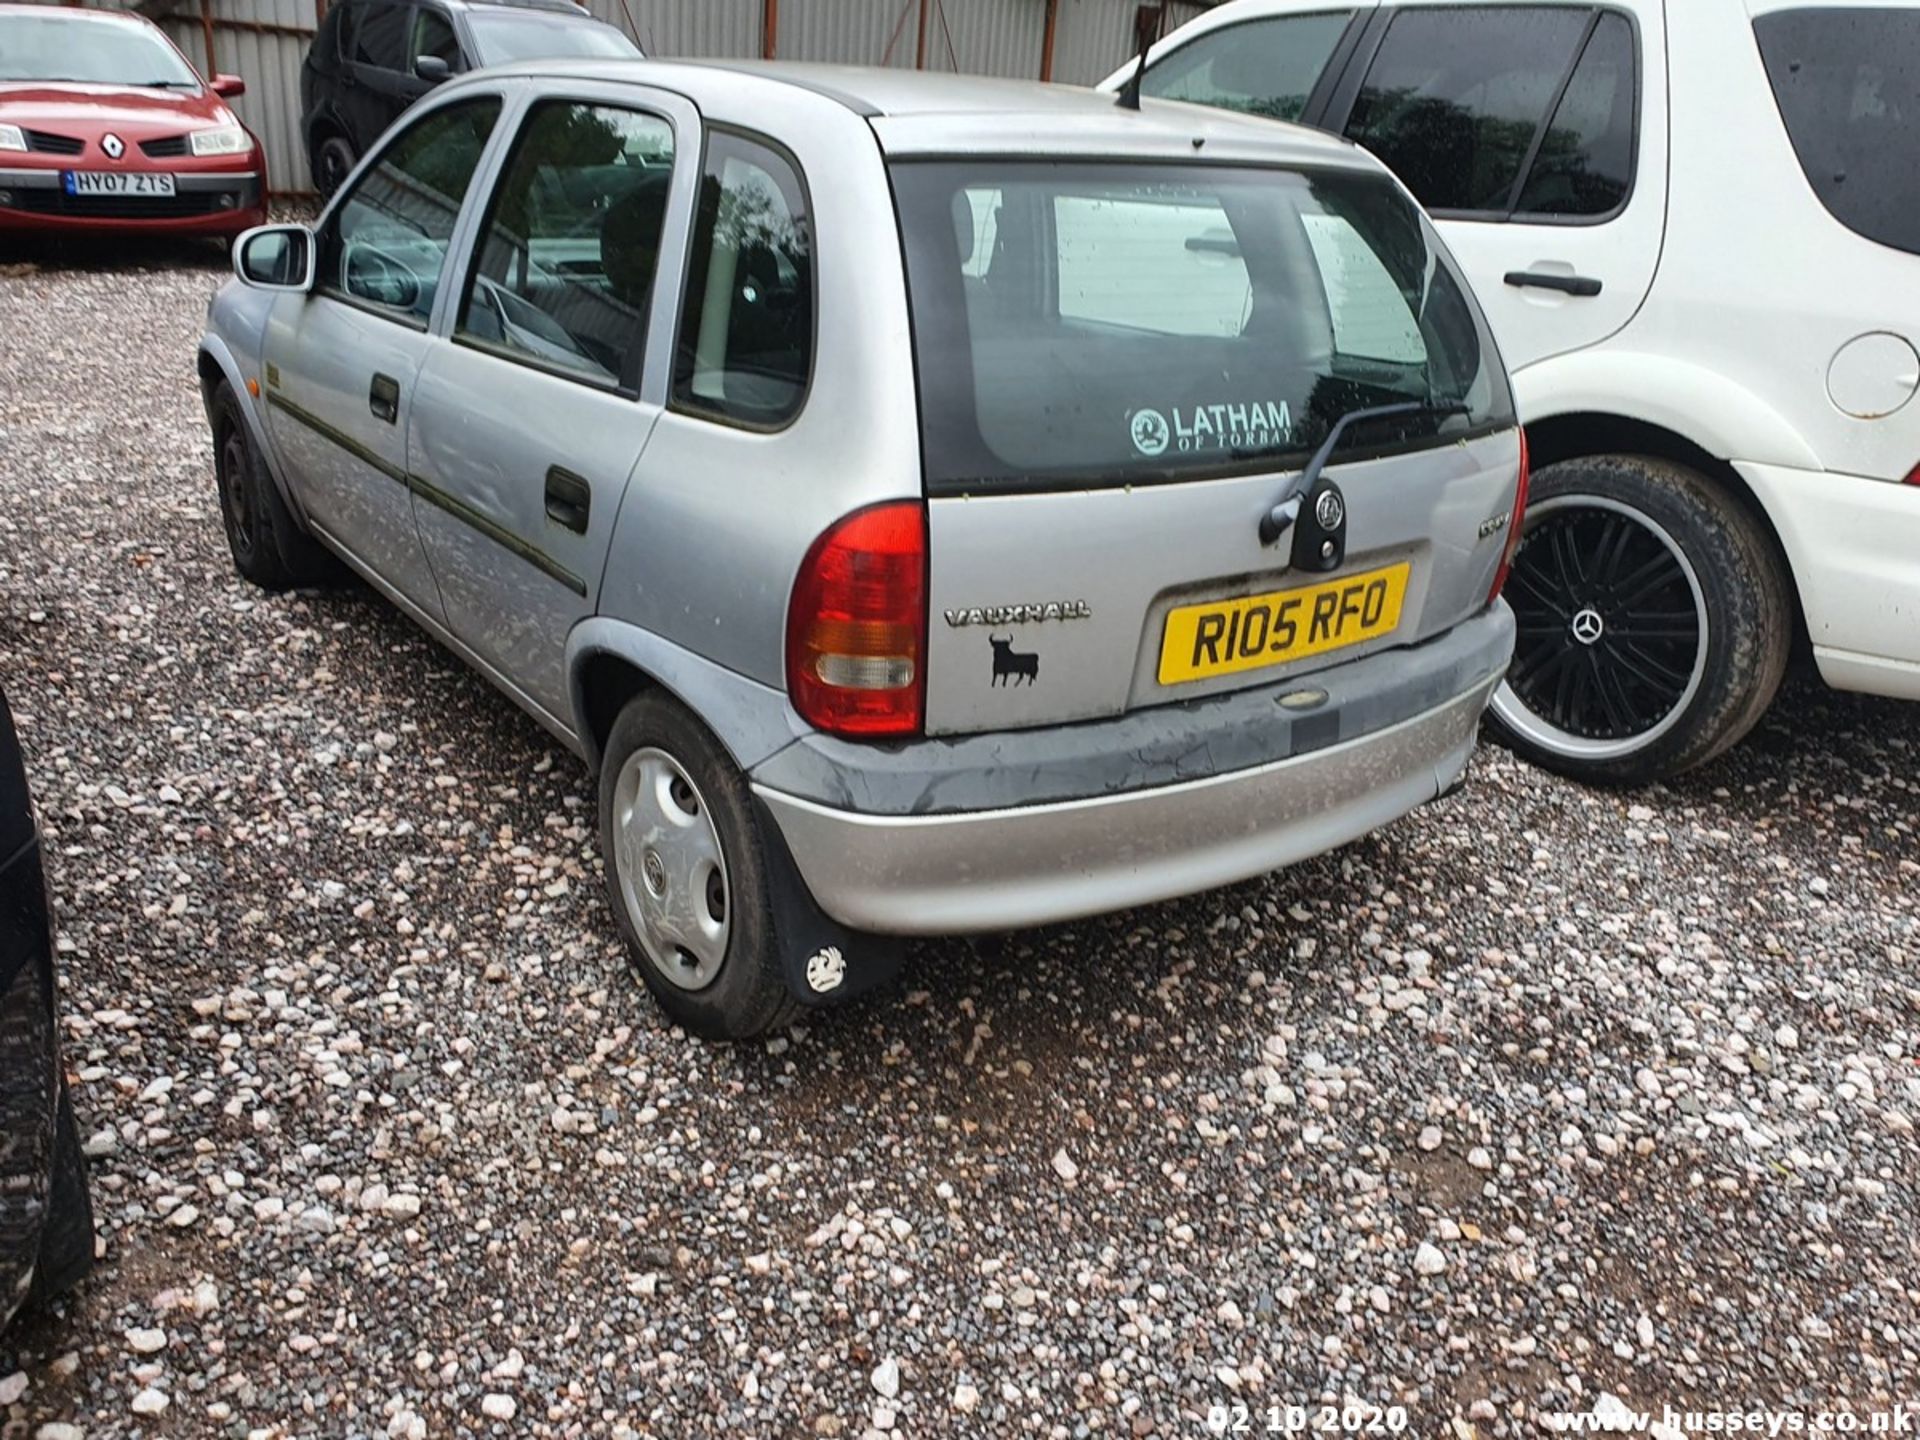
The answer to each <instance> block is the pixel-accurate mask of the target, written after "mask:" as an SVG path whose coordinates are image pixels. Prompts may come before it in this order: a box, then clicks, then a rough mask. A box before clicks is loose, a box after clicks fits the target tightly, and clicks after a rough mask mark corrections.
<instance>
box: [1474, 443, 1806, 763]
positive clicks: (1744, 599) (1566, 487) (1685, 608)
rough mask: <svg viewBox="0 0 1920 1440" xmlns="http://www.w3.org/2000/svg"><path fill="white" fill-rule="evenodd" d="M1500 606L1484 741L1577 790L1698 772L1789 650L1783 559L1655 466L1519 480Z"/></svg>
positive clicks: (1718, 492) (1577, 468)
mask: <svg viewBox="0 0 1920 1440" xmlns="http://www.w3.org/2000/svg"><path fill="white" fill-rule="evenodd" d="M1506 598H1507V601H1508V603H1509V604H1510V605H1512V607H1513V610H1514V616H1515V619H1516V620H1517V622H1518V629H1519V634H1518V639H1517V641H1516V644H1515V647H1514V658H1513V668H1512V669H1511V670H1510V671H1509V672H1508V675H1507V681H1506V683H1505V684H1504V685H1502V686H1501V687H1500V689H1499V691H1498V693H1497V694H1496V695H1495V696H1494V701H1493V708H1492V712H1491V714H1492V719H1493V727H1494V731H1495V733H1496V735H1497V737H1498V738H1500V739H1501V740H1503V741H1504V742H1505V743H1506V744H1508V745H1509V746H1511V747H1512V748H1513V749H1514V750H1515V751H1517V752H1518V753H1519V754H1521V755H1524V756H1525V757H1526V758H1527V759H1529V760H1532V761H1535V762H1536V763H1538V764H1540V765H1542V766H1545V767H1546V768H1547V769H1549V770H1554V771H1557V772H1558V773H1560V774H1562V775H1566V776H1569V777H1571V778H1573V779H1576V780H1581V781H1585V782H1588V783H1590V784H1601V785H1640V784H1646V783H1648V782H1651V781H1654V780H1659V779H1662V778H1665V777H1667V776H1672V775H1678V774H1680V773H1681V772H1683V771H1686V770H1690V769H1692V768H1693V767H1695V766H1697V765H1701V764H1704V763H1705V762H1706V761H1708V760H1711V759H1713V758H1714V757H1715V756H1717V755H1719V754H1721V753H1722V752H1723V751H1725V750H1726V749H1727V748H1728V747H1730V746H1731V745H1733V744H1734V743H1735V742H1737V741H1738V740H1740V739H1741V738H1742V737H1743V736H1744V735H1746V733H1747V732H1748V731H1749V730H1751V729H1752V728H1753V727H1754V725H1755V724H1756V723H1758V721H1759V719H1760V717H1761V715H1762V714H1764V713H1765V711H1766V708H1767V706H1768V704H1770V703H1771V702H1772V700H1773V696H1774V692H1775V691H1776V690H1778V689H1779V687H1780V679H1781V676H1782V675H1783V674H1784V673H1785V671H1786V665H1787V658H1788V656H1789V654H1790V653H1791V651H1792V648H1793V601H1792V590H1791V585H1790V578H1789V576H1788V574H1787V571H1786V566H1785V562H1784V560H1783V559H1782V558H1781V555H1780V553H1779V551H1778V550H1777V549H1776V548H1775V546H1774V543H1773V540H1772V538H1771V537H1770V536H1769V535H1768V534H1767V533H1766V532H1765V530H1764V529H1763V527H1762V526H1761V525H1760V523H1759V522H1758V521H1757V520H1756V519H1755V518H1754V517H1753V516H1752V515H1751V514H1750V513H1749V512H1748V511H1747V510H1746V509H1744V508H1743V507H1742V506H1741V504H1740V503H1739V501H1738V500H1736V499H1735V498H1734V497H1733V496H1731V495H1729V494H1727V493H1726V492H1725V491H1724V490H1723V489H1721V488H1720V487H1718V486H1716V485H1714V484H1713V483H1712V482H1711V481H1709V480H1708V479H1707V478H1706V477H1704V476H1702V475H1700V474H1698V473H1697V472H1695V471H1692V470H1689V469H1686V468H1685V467H1683V466H1680V465H1676V464H1673V463H1671V462H1670V461H1666V460H1657V459H1652V458H1649V457H1644V456H1631V455H1605V456H1595V457H1592V458H1589V459H1580V460H1568V461H1564V462H1562V463H1561V464H1558V465H1550V466H1547V467H1545V468H1543V469H1542V470H1540V471H1539V472H1538V473H1537V474H1536V475H1535V476H1534V477H1533V491H1532V497H1531V499H1530V501H1529V503H1528V506H1527V518H1526V528H1525V531H1524V534H1523V536H1522V539H1521V542H1520V546H1519V548H1518V550H1516V551H1515V553H1514V558H1513V571H1512V574H1511V576H1510V578H1509V579H1508V581H1507V588H1506Z"/></svg>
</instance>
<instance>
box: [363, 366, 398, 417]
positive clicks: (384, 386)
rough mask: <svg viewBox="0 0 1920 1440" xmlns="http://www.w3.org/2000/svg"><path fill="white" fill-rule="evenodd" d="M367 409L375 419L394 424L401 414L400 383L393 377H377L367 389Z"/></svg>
mask: <svg viewBox="0 0 1920 1440" xmlns="http://www.w3.org/2000/svg"><path fill="white" fill-rule="evenodd" d="M367 408H368V409H369V410H371V411H373V418H374V419H376V420H384V421H386V422H387V424H389V425H391V424H393V422H394V420H395V418H396V417H397V416H398V415H399V414H400V382H399V381H398V380H396V379H394V378H393V377H392V376H391V375H375V376H374V377H373V384H372V385H371V386H369V387H368V389H367Z"/></svg>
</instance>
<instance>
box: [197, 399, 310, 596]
mask: <svg viewBox="0 0 1920 1440" xmlns="http://www.w3.org/2000/svg"><path fill="white" fill-rule="evenodd" d="M213 469H214V479H215V480H216V481H217V482H218V484H219V487H220V519H221V522H222V524H223V525H224V526H225V527H226V532H227V548H228V549H229V550H231V551H232V552H233V568H234V569H236V570H238V571H239V572H240V574H241V576H242V577H243V578H245V579H247V580H250V581H252V582H253V583H254V584H255V585H258V586H260V587H261V588H262V589H263V590H290V589H293V588H294V587H295V586H300V585H319V584H324V583H326V582H327V581H329V580H332V579H333V578H334V577H335V576H336V575H337V574H338V573H339V571H338V567H337V566H336V564H335V562H334V559H333V557H332V556H331V555H329V554H328V553H327V551H326V550H325V549H323V548H322V547H321V545H320V543H319V542H318V541H317V540H315V539H314V538H313V537H312V536H311V535H309V534H308V533H307V532H306V531H305V530H303V529H302V528H301V527H300V522H299V521H297V520H295V519H294V518H293V512H292V511H290V510H288V509H287V504H286V501H284V500H282V499H281V498H280V491H279V489H278V488H277V487H276V486H275V485H274V483H273V477H272V476H271V475H269V474H267V468H266V466H265V465H264V464H263V463H262V462H261V460H260V457H259V456H258V455H256V454H255V453H254V449H253V436H252V434H251V433H250V432H249V431H248V429H247V422H246V417H245V416H243V415H242V414H241V413H240V401H239V399H238V398H237V397H236V396H235V395H234V393H233V390H232V388H231V387H230V386H228V385H227V384H226V382H225V381H222V382H221V384H220V388H219V389H218V390H216V391H215V392H214V397H213Z"/></svg>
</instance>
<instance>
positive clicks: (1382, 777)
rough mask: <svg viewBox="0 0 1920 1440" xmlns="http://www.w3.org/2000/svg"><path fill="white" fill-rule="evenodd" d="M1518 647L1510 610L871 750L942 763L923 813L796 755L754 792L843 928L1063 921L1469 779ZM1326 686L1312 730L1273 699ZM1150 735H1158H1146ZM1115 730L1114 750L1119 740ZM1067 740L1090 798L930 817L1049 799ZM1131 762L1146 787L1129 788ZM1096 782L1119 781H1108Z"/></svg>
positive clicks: (947, 930) (1390, 815) (1074, 772)
mask: <svg viewBox="0 0 1920 1440" xmlns="http://www.w3.org/2000/svg"><path fill="white" fill-rule="evenodd" d="M1512 648H1513V617H1512V614H1511V612H1509V611H1508V610H1507V608H1506V606H1505V605H1504V604H1502V605H1496V606H1494V607H1493V608H1491V609H1490V610H1488V611H1486V612H1484V613H1483V614H1482V615H1480V616H1478V617H1476V618H1475V619H1473V620H1470V621H1467V622H1465V623H1464V624H1462V625H1459V626H1456V627H1455V629H1454V630H1453V631H1450V632H1449V633H1448V634H1447V635H1445V636H1442V637H1440V638H1439V639H1437V640H1435V641H1432V642H1429V644H1427V645H1424V646H1418V647H1414V648H1412V649H1409V650H1400V651H1389V652H1383V653H1381V654H1377V655H1373V656H1369V657H1368V658H1367V659H1365V660H1360V661H1355V662H1353V663H1352V664H1350V665H1346V666H1341V667H1337V668H1336V669H1334V670H1331V671H1326V672H1322V673H1320V674H1317V675H1313V676H1307V677H1300V678H1298V679H1295V680H1292V681H1289V682H1286V683H1284V684H1282V685H1280V686H1273V687H1266V688H1264V689H1261V690H1255V691H1243V692H1240V693H1238V694H1236V695H1233V696H1226V697H1220V699H1219V700H1218V701H1217V702H1197V703H1194V704H1191V705H1185V706H1166V707H1161V708H1160V709H1159V710H1157V711H1153V712H1140V713H1137V714H1135V715H1131V716H1126V717H1122V718H1121V719H1118V720H1114V721H1109V722H1098V723H1095V724H1091V725H1080V726H1071V727H1061V729H1060V730H1058V731H1023V732H1016V733H1013V734H1008V735H999V736H992V737H977V739H976V740H974V741H967V742H959V743H958V746H956V744H955V742H946V741H927V742H921V743H918V744H915V745H910V746H904V747H897V748H896V749H895V750H894V751H892V752H870V753H873V754H875V755H876V756H878V755H880V754H882V753H885V770H886V772H887V773H888V774H896V773H897V772H898V770H899V761H900V757H901V756H902V755H905V756H908V757H914V758H916V759H917V760H918V761H919V763H921V764H923V765H924V766H925V767H926V768H927V769H928V770H929V771H931V772H932V773H930V774H928V775H927V776H926V777H925V783H924V785H923V786H922V787H921V790H920V799H921V802H922V803H921V805H920V806H919V809H920V813H884V812H876V811H875V810H874V809H871V808H862V809H858V810H855V809H848V808H844V807H841V806H836V805H832V804H829V803H826V802H825V801H823V800H822V799H820V798H818V797H809V796H803V795H800V794H796V793H793V791H791V790H783V789H781V788H778V787H777V786H776V785H775V784H774V783H772V779H773V777H775V776H778V775H780V774H782V773H785V774H786V775H788V776H790V777H791V776H795V775H797V774H799V773H802V772H800V771H799V770H798V769H797V768H796V767H795V766H794V765H792V764H791V763H788V764H785V765H783V764H782V761H783V758H784V757H786V756H787V755H788V754H789V752H782V755H777V756H775V757H773V759H772V760H770V761H768V762H767V764H765V765H763V766H761V767H759V768H758V769H757V770H756V771H755V773H754V777H753V779H754V789H755V793H756V794H758V795H759V797H760V798H761V800H762V801H763V802H764V803H765V804H766V806H767V809H768V811H769V812H770V813H771V814H772V816H773V817H774V821H775V823H776V824H777V825H778V826H779V827H780V831H781V834H782V837H783V838H784V839H785V841H786V843H787V847H788V849H789V850H790V851H791V852H792V854H793V858H794V862H795V864H796V866H797V868H798V869H799V871H800V874H801V877H802V878H803V879H804V880H805V882H806V884H807V887H808V888H809V889H810V890H811V891H812V892H813V896H814V899H815V901H816V902H817V903H818V904H819V905H820V907H821V908H822V909H823V910H824V911H825V912H826V913H827V914H828V915H830V916H832V917H833V918H834V919H835V920H837V921H839V922H840V923H842V924H843V925H847V926H849V927H851V928H853V929H856V930H869V931H874V932H878V933H882V934H902V935H933V934H957V933H965V932H968V931H980V930H1005V929H1014V928H1018V927H1021V926H1027V925H1039V924H1048V923H1052V922H1055V921H1061V920H1069V919H1074V918H1077V917H1080V916H1084V915H1093V914H1100V913H1104V912H1107V911H1112V910H1119V909H1125V908H1127V907H1129V906H1133V905H1141V904H1148V903H1151V902H1154V901H1158V900H1167V899H1171V898H1173V897H1175V896H1179V895H1189V894H1193V893H1195V892H1198V891H1201V890H1208V889H1212V888H1214V887H1216V886H1220V885H1226V884H1231V883H1233V882H1235V881H1239V880H1244V879H1247V878H1249V877H1251V876H1254V875H1260V874H1264V873H1266V872H1268V871H1270V870H1276V869H1279V868H1281V867H1282V866H1286V865H1290V864H1293V863H1294V862H1296V861H1299V860H1304V859H1306V858H1308V857H1310V856H1313V855H1317V854H1321V853H1323V852H1324V851H1327V850H1331V849H1334V848H1336V847H1338V846H1341V845H1344V844H1346V843H1348V842H1349V841H1352V840H1355V839H1358V838H1359V837H1361V836H1363V835H1365V834H1367V833H1369V832H1370V831H1372V830H1375V829H1378V828H1379V827H1380V826H1382V825H1385V824H1387V823H1389V822H1390V821H1393V820H1396V819H1398V818H1400V817H1401V816H1402V815H1405V814H1406V813H1407V812H1408V811H1410V810H1412V809H1414V808H1416V807H1417V806H1419V805H1422V804H1425V803H1426V802H1427V801H1429V800H1432V799H1433V798H1434V797H1435V796H1437V795H1439V794H1441V793H1442V792H1444V791H1445V790H1447V789H1448V788H1450V787H1451V786H1452V785H1453V784H1454V783H1455V781H1456V780H1458V778H1459V776H1460V773H1461V771H1462V770H1463V769H1464V768H1465V766H1466V763H1467V758H1468V756H1469V755H1470V754H1471V753H1472V750H1473V743H1474V737H1475V733H1476V730H1477V727H1478V725H1479V721H1480V716H1481V713H1482V712H1483V711H1484V710H1485V709H1486V706H1487V702H1488V700H1489V698H1490V697H1491V695H1492V693H1493V690H1494V688H1495V686H1496V685H1498V683H1499V682H1500V680H1501V678H1502V677H1503V676H1504V675H1505V673H1506V668H1507V662H1508V660H1509V658H1510V657H1511V654H1512ZM1309 685H1311V686H1315V687H1318V688H1321V689H1324V690H1325V691H1326V692H1327V694H1328V699H1327V701H1326V703H1325V704H1324V705H1323V706H1321V707H1320V709H1318V710H1317V711H1315V712H1314V713H1313V714H1312V715H1311V716H1308V717H1305V719H1304V720H1303V719H1302V718H1289V717H1287V716H1286V715H1284V714H1283V712H1282V711H1281V710H1280V709H1279V708H1278V707H1277V706H1276V704H1275V703H1274V702H1275V701H1276V700H1277V699H1278V698H1279V695H1280V694H1282V693H1288V692H1293V691H1297V690H1299V689H1301V688H1302V687H1303V686H1309ZM1436 687H1438V689H1439V690H1440V692H1441V693H1440V694H1438V695H1436V694H1435V693H1434V692H1435V689H1436ZM1396 712H1398V713H1396ZM1349 721H1351V723H1350V724H1349ZM1308 722H1316V723H1308ZM1328 722H1331V723H1328ZM1369 722H1371V723H1369ZM1143 725H1145V726H1147V727H1149V728H1150V729H1151V730H1152V731H1153V732H1154V733H1152V734H1151V735H1143V730H1142V727H1143ZM1103 738H1104V739H1107V740H1110V741H1111V748H1107V749H1104V750H1102V749H1101V748H1100V745H1101V741H1102V739H1103ZM976 743H985V744H989V745H991V746H993V747H995V748H996V749H997V751H998V752H999V754H1000V759H999V762H998V764H997V765H996V766H995V767H994V774H993V776H992V778H991V779H988V778H983V777H979V776H974V775H971V774H970V773H967V772H965V771H964V770H959V769H955V768H953V767H954V763H955V756H954V754H953V752H954V750H955V749H956V748H962V749H964V747H965V746H967V745H971V744H976ZM1063 743H1065V744H1070V745H1071V746H1072V747H1073V748H1074V752H1075V758H1074V761H1073V763H1072V765H1071V766H1069V767H1066V769H1065V773H1066V774H1067V776H1068V777H1069V778H1070V779H1071V780H1073V781H1076V782H1078V787H1079V788H1081V789H1082V790H1083V791H1085V792H1086V793H1082V794H1080V795H1076V796H1068V797H1063V798H1048V799H1046V800H1044V801H1043V802H1042V803H1036V804H1002V805H989V806H985V807H983V808H977V809H974V808H968V809H946V810H945V813H937V814H936V813H925V811H926V810H927V809H929V808H931V807H932V806H934V805H936V804H939V803H940V796H941V791H942V788H943V785H944V784H948V783H949V782H950V784H951V788H952V789H954V790H956V791H967V790H973V791H975V792H976V793H987V792H986V790H985V789H984V787H987V786H990V785H993V784H1004V783H1006V782H1007V781H1011V782H1012V783H1013V784H1014V785H1015V786H1017V787H1020V788H1024V789H1026V790H1027V791H1029V792H1030V793H1031V792H1032V791H1035V790H1038V791H1041V792H1043V793H1044V792H1047V791H1051V790H1056V789H1058V788H1059V785H1060V784H1061V774H1062V766H1060V765H1058V764H1056V765H1053V766H1051V767H1048V766H1044V765H1043V766H1040V767H1036V766H1034V765H1032V764H1030V763H1028V758H1027V757H1026V756H1024V755H1022V754H1021V753H1020V752H1021V750H1022V748H1023V747H1030V748H1031V749H1033V750H1034V751H1035V752H1036V753H1041V752H1044V751H1045V750H1046V749H1047V748H1048V746H1049V744H1052V745H1055V746H1058V745H1060V744H1063ZM1249 743H1253V744H1261V743H1264V744H1266V745H1267V746H1268V747H1269V748H1270V749H1273V750H1277V751H1278V752H1279V753H1277V754H1275V755H1274V756H1273V757H1272V758H1269V759H1266V760H1264V761H1262V762H1259V763H1253V764H1248V765H1246V766H1245V767H1244V768H1226V767H1220V768H1215V766H1214V765H1213V763H1212V762H1213V757H1214V754H1215V752H1216V750H1217V751H1219V752H1220V753H1222V754H1225V755H1230V756H1244V755H1245V754H1246V753H1247V746H1248V745H1249ZM839 748H840V749H843V750H852V751H855V752H856V753H857V752H858V748H859V747H839ZM814 749H815V754H816V757H817V750H818V747H814ZM1161 755H1177V756H1179V757H1182V760H1183V761H1184V768H1185V771H1186V776H1183V777H1182V778H1177V779H1166V778H1165V777H1167V776H1168V775H1169V773H1171V772H1169V771H1167V770H1166V769H1165V768H1164V767H1163V766H1162V765H1161V764H1160V761H1159V759H1158V757H1159V756H1161ZM959 758H960V763H961V764H964V763H965V760H966V757H965V756H964V754H963V755H962V756H961V757H959ZM943 765H944V766H945V767H947V768H945V769H944V770H943V769H942V767H943ZM1049 771H1051V773H1049ZM1129 771H1131V772H1132V773H1133V774H1134V776H1135V777H1136V779H1135V783H1134V784H1132V785H1131V786H1125V785H1122V784H1120V783H1118V781H1119V779H1120V777H1122V776H1124V775H1126V774H1127V773H1128V772H1129ZM1096 775H1099V776H1100V777H1101V778H1102V780H1103V781H1104V783H1101V784H1099V785H1095V784H1093V783H1091V782H1092V781H1093V778H1094V777H1095V776H1096ZM1141 775H1145V776H1146V777H1147V778H1146V779H1145V780H1141V779H1139V778H1138V777H1140V776H1141ZM1187 777H1191V778H1187ZM842 779H843V780H844V782H845V785H844V790H843V793H845V794H848V795H853V794H866V795H870V796H875V797H878V798H884V796H885V794H886V793H887V791H888V789H889V788H890V787H889V785H888V784H887V783H883V782H880V781H876V777H875V775H874V774H872V773H869V774H865V775H859V774H853V775H846V776H843V777H842ZM943 808H944V807H943Z"/></svg>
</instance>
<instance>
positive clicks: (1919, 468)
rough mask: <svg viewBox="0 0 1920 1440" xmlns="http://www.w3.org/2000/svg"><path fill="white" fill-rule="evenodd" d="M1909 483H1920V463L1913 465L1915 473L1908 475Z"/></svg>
mask: <svg viewBox="0 0 1920 1440" xmlns="http://www.w3.org/2000/svg"><path fill="white" fill-rule="evenodd" d="M1907 484H1909V485H1920V465H1916V466H1914V467H1913V473H1912V474H1911V475H1909V476H1907Z"/></svg>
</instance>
